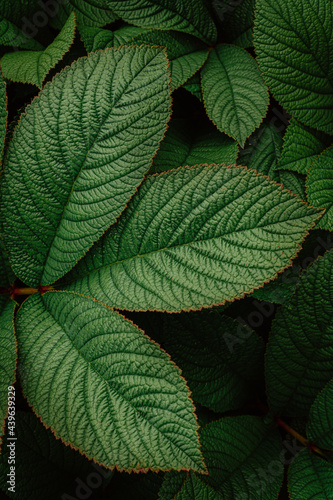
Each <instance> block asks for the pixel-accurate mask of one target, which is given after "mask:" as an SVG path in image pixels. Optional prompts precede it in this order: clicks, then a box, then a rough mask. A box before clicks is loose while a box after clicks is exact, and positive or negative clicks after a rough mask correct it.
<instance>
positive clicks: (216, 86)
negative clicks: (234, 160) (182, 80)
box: [201, 44, 269, 147]
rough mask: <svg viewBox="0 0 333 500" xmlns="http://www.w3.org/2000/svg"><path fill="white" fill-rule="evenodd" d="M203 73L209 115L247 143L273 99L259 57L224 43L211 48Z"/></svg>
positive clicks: (222, 127) (219, 126) (216, 123)
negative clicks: (270, 96) (261, 70)
mask: <svg viewBox="0 0 333 500" xmlns="http://www.w3.org/2000/svg"><path fill="white" fill-rule="evenodd" d="M201 77H202V92H203V98H204V103H205V107H206V111H207V114H208V116H209V118H210V119H211V120H212V121H213V123H214V124H215V125H216V126H217V128H218V129H219V130H221V132H225V133H226V134H228V135H230V136H231V137H233V138H234V139H236V140H237V141H238V142H239V143H240V145H241V146H242V147H243V145H244V143H245V139H246V138H247V137H248V136H249V135H250V134H251V133H252V132H253V131H254V129H256V128H257V127H259V125H260V123H261V121H262V119H263V118H264V116H265V115H266V112H267V108H268V103H269V98H268V89H267V87H266V85H265V83H264V80H263V79H262V77H261V75H260V72H259V69H258V66H257V63H256V61H255V60H254V59H253V58H252V57H251V56H250V54H249V53H248V52H246V50H245V49H242V48H241V47H236V46H235V45H227V44H220V45H217V46H216V47H215V48H214V49H212V50H211V51H210V53H209V56H208V60H207V63H206V64H205V66H204V67H203V68H202V71H201Z"/></svg>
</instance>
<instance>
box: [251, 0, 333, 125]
mask: <svg viewBox="0 0 333 500" xmlns="http://www.w3.org/2000/svg"><path fill="white" fill-rule="evenodd" d="M309 20H310V24H309ZM332 20H333V4H332V2H331V0H302V1H301V2H294V1H293V0H258V1H257V3H256V19H255V27H254V33H255V35H254V43H255V47H256V53H257V56H258V62H259V66H260V69H261V70H262V72H263V76H264V78H265V81H266V83H267V85H268V86H269V89H270V91H271V92H272V93H273V95H274V97H275V98H276V99H277V100H278V101H279V102H280V103H281V104H282V106H283V107H284V108H286V109H287V111H288V112H289V113H291V114H292V115H293V116H294V117H295V118H297V119H299V120H300V121H301V122H302V123H304V124H305V125H308V126H310V127H314V128H317V129H319V130H322V131H323V132H327V133H333V29H332V28H333V26H332Z"/></svg>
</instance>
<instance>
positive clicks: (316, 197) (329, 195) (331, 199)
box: [306, 146, 333, 231]
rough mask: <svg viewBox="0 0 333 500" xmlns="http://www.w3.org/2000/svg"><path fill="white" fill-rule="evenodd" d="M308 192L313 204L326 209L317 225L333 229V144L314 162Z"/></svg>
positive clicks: (310, 201)
mask: <svg viewBox="0 0 333 500" xmlns="http://www.w3.org/2000/svg"><path fill="white" fill-rule="evenodd" d="M306 193H307V196H308V200H309V203H311V205H313V206H314V207H318V208H319V207H320V208H325V209H326V212H325V213H324V215H323V217H322V220H321V221H319V222H318V225H317V227H318V228H321V229H327V230H328V231H333V146H331V147H330V148H328V149H326V150H325V151H324V152H323V153H322V154H321V155H320V156H319V157H318V158H317V160H316V161H315V162H314V163H313V165H312V167H311V169H310V172H309V175H308V177H307V180H306Z"/></svg>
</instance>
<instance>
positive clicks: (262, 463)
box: [200, 416, 283, 500]
mask: <svg viewBox="0 0 333 500" xmlns="http://www.w3.org/2000/svg"><path fill="white" fill-rule="evenodd" d="M200 441H201V443H202V453H203V455H204V458H205V463H206V465H207V469H208V472H209V475H208V476H203V480H204V481H205V482H206V483H208V484H209V485H211V486H212V487H213V488H214V489H216V490H217V492H218V493H219V494H220V495H221V496H222V498H226V499H227V498H228V499H229V498H237V499H239V500H245V499H247V500H261V499H262V500H275V499H276V498H277V495H278V493H279V490H280V487H281V483H282V478H283V462H282V461H281V451H282V446H281V440H280V436H279V432H278V430H277V429H276V427H275V425H274V424H269V425H267V424H265V423H264V422H263V421H262V419H261V418H259V417H253V416H239V417H225V418H222V419H220V420H217V421H216V422H212V423H210V424H208V425H206V427H204V428H203V429H202V430H201V431H200Z"/></svg>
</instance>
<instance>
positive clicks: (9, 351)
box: [0, 301, 16, 445]
mask: <svg viewBox="0 0 333 500" xmlns="http://www.w3.org/2000/svg"><path fill="white" fill-rule="evenodd" d="M15 305H16V304H15V302H13V301H8V302H7V303H6V305H3V304H2V308H1V312H0V323H1V329H0V352H1V362H0V379H1V385H0V445H1V442H2V436H3V435H4V428H5V420H6V418H7V415H8V412H9V415H10V420H11V422H10V428H11V429H13V428H14V427H13V423H14V426H15V411H14V412H13V409H14V410H15V396H14V395H15V391H9V387H11V386H12V385H13V384H14V382H15V369H16V340H15V335H14V309H15ZM13 396H14V397H13ZM9 397H10V399H9ZM9 400H10V402H9ZM13 403H14V405H13ZM11 405H13V406H11ZM8 408H9V410H8Z"/></svg>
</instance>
